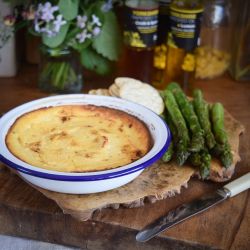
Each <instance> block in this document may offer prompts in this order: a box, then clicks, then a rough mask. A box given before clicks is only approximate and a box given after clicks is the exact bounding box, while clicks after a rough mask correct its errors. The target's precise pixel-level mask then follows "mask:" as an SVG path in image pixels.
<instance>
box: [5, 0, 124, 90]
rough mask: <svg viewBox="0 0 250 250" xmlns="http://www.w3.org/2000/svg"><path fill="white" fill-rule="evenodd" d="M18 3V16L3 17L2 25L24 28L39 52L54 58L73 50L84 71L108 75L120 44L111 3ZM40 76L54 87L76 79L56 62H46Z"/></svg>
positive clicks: (74, 0)
mask: <svg viewBox="0 0 250 250" xmlns="http://www.w3.org/2000/svg"><path fill="white" fill-rule="evenodd" d="M18 2H19V3H20V0H19V1H18ZM22 4H23V5H22V6H23V7H22V10H21V12H19V14H15V15H13V16H6V17H5V18H4V23H5V25H6V26H16V27H18V25H19V27H22V26H27V27H28V29H29V32H30V33H31V34H33V35H35V36H40V37H41V41H42V45H43V51H44V52H45V51H46V52H47V53H49V55H50V56H52V57H54V58H56V57H60V55H61V54H62V53H63V54H64V53H65V51H74V52H76V53H77V54H78V55H79V56H80V61H81V64H82V65H83V66H84V67H85V68H86V69H89V70H93V71H95V72H96V73H98V74H106V73H109V72H110V70H111V65H112V61H116V60H118V57H119V51H120V45H121V36H120V32H119V28H118V24H117V19H116V15H115V13H114V11H113V8H112V7H113V3H112V1H110V0H108V1H103V0H95V1H91V0H51V1H39V0H37V1H22ZM18 15H19V16H21V17H22V20H21V21H20V18H19V17H18ZM18 19H19V21H18ZM42 74H43V75H44V76H46V77H47V79H48V78H51V79H50V81H51V82H52V84H54V85H55V86H56V87H59V86H61V87H63V86H64V85H65V84H67V82H68V81H73V80H74V79H77V76H76V75H74V70H73V69H72V68H71V67H70V65H66V64H65V63H61V64H60V63H59V62H57V63H52V62H50V64H48V65H46V66H45V67H44V72H43V73H42ZM48 76H49V77H48ZM69 77H71V79H68V78H69ZM63 81H64V82H65V84H64V83H63Z"/></svg>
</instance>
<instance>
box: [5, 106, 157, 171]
mask: <svg viewBox="0 0 250 250" xmlns="http://www.w3.org/2000/svg"><path fill="white" fill-rule="evenodd" d="M151 143H152V141H151V136H150V132H149V130H148V128H147V127H146V125H145V124H144V123H143V122H142V121H140V120H139V119H138V118H136V117H134V116H132V115H130V114H128V113H126V112H123V111H119V110H116V109H111V108H107V107H99V106H94V105H65V106H57V107H48V108H42V109H38V110H35V111H32V112H29V113H26V114H24V115H22V116H21V117H19V118H18V119H17V120H16V121H15V123H14V124H13V125H12V127H11V128H10V129H9V131H8V133H7V136H6V145H7V147H8V149H9V150H10V151H11V152H12V153H13V154H14V155H15V156H16V157H17V158H19V159H21V160H22V161H24V162H27V163H29V164H31V165H33V166H36V167H40V168H44V169H48V170H54V171H61V172H92V171H101V170H107V169H113V168H117V167H119V166H123V165H126V164H129V163H131V162H133V161H135V160H137V159H139V158H141V157H143V156H144V155H145V154H146V153H147V152H148V151H149V150H150V148H151Z"/></svg>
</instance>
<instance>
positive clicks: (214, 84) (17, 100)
mask: <svg viewBox="0 0 250 250" xmlns="http://www.w3.org/2000/svg"><path fill="white" fill-rule="evenodd" d="M108 83H111V82H110V81H109V80H108V79H105V78H104V79H102V82H101V81H100V80H95V81H93V80H90V79H86V81H85V88H84V91H85V92H86V91H87V90H88V89H90V88H96V87H99V86H105V84H108ZM195 86H196V87H200V88H201V89H202V90H204V96H205V98H206V99H207V100H208V101H211V102H215V101H220V102H222V103H223V104H224V105H225V107H226V109H227V110H229V111H230V113H231V114H232V115H233V116H234V117H235V118H236V119H238V120H239V121H240V122H241V123H242V124H243V125H244V126H245V128H246V132H245V134H244V135H243V136H241V139H240V156H241V158H242V160H241V162H240V163H238V165H237V168H236V173H235V175H234V178H236V177H239V176H241V175H243V174H245V173H247V172H249V170H250V161H249V159H250V151H249V149H250V144H249V143H250V134H249V131H250V111H249V107H250V82H241V83H240V82H235V81H233V80H231V79H230V77H229V76H223V77H220V78H217V79H214V80H210V81H198V82H196V84H195ZM0 89H1V91H0V112H1V113H4V112H7V111H8V110H10V109H11V108H14V107H15V106H17V105H20V104H22V103H24V102H27V101H30V100H34V99H36V98H40V97H44V96H47V94H45V93H42V92H40V91H39V90H38V88H37V67H36V66H28V65H24V66H22V68H21V69H20V72H19V74H18V75H17V76H16V77H15V78H0ZM222 185H223V184H218V183H212V182H201V181H199V180H196V179H192V180H191V181H190V182H189V186H188V188H187V189H183V190H182V193H181V194H180V195H177V196H176V197H173V198H168V199H165V200H162V201H158V202H156V203H155V204H147V205H145V206H144V207H141V208H133V209H126V208H121V209H118V210H112V209H103V210H102V211H101V212H98V213H95V216H94V219H93V220H91V221H86V222H80V221H77V220H75V219H74V218H72V217H71V216H69V215H65V214H63V212H62V211H61V210H60V208H59V207H58V206H57V205H56V203H55V202H53V201H52V200H49V199H47V198H46V197H44V196H43V195H42V194H41V193H39V192H38V191H36V190H35V189H34V188H32V187H31V186H29V185H28V184H27V183H25V182H24V181H22V180H21V179H20V178H19V177H17V176H16V175H14V174H11V173H10V171H9V170H8V169H7V168H5V167H3V166H2V167H0V222H1V223H0V234H6V235H14V236H21V237H26V238H32V239H36V240H42V241H47V242H52V243H59V244H64V245H71V246H77V247H81V248H84V249H126V250H127V249H237V250H238V249H249V247H250V231H249V227H250V215H249V211H250V196H249V194H250V193H249V191H245V192H243V193H241V194H239V195H238V196H236V197H234V198H231V199H229V200H227V201H225V202H223V203H221V204H219V205H217V206H216V207H214V208H212V209H210V210H208V211H206V212H204V213H202V214H200V215H197V216H195V217H193V218H191V219H189V220H187V221H185V222H183V223H182V224H179V225H177V226H175V227H173V228H171V229H170V230H168V231H166V232H164V233H162V234H161V235H160V236H158V237H156V238H154V239H152V240H150V241H148V242H147V243H138V242H136V241H135V235H136V233H137V231H138V230H139V229H141V228H143V227H144V226H145V225H146V224H148V223H149V222H151V221H153V220H154V219H156V218H158V217H160V216H161V215H163V214H165V213H166V212H167V211H168V210H170V209H171V208H174V207H176V206H177V205H179V204H182V203H183V202H188V201H191V200H193V199H195V198H197V197H200V196H202V195H203V194H205V193H208V192H211V191H213V190H215V189H216V188H218V187H220V186H222ZM0 248H1V247H0Z"/></svg>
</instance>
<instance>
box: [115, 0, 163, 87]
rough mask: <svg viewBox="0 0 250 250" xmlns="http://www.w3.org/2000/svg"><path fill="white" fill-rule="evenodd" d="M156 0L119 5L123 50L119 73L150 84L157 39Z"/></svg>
mask: <svg viewBox="0 0 250 250" xmlns="http://www.w3.org/2000/svg"><path fill="white" fill-rule="evenodd" d="M158 12H159V9H158V1H156V0H147V1H145V0H141V1H139V0H126V1H125V6H124V8H123V18H122V25H123V38H124V49H123V54H122V56H121V60H120V63H119V64H120V65H119V68H120V69H119V71H120V72H119V74H120V75H123V76H128V77H133V78H136V79H139V80H141V81H143V82H147V83H151V80H152V67H153V56H154V47H155V45H156V41H157V25H158Z"/></svg>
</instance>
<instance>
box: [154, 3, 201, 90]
mask: <svg viewBox="0 0 250 250" xmlns="http://www.w3.org/2000/svg"><path fill="white" fill-rule="evenodd" d="M202 12H203V5H202V3H201V1H195V0H193V1H192V0H174V1H173V2H172V3H171V5H170V16H169V18H170V31H169V33H168V40H167V44H168V47H167V56H166V66H165V72H164V77H163V80H162V82H161V83H162V84H161V86H159V88H160V89H164V88H165V87H166V86H167V85H168V83H170V82H172V81H176V82H178V83H180V85H181V86H182V88H183V89H184V90H185V91H187V90H188V88H189V86H190V85H191V83H192V82H193V80H194V72H195V56H194V50H195V48H196V47H197V44H198V38H199V34H200V24H201V17H202Z"/></svg>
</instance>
